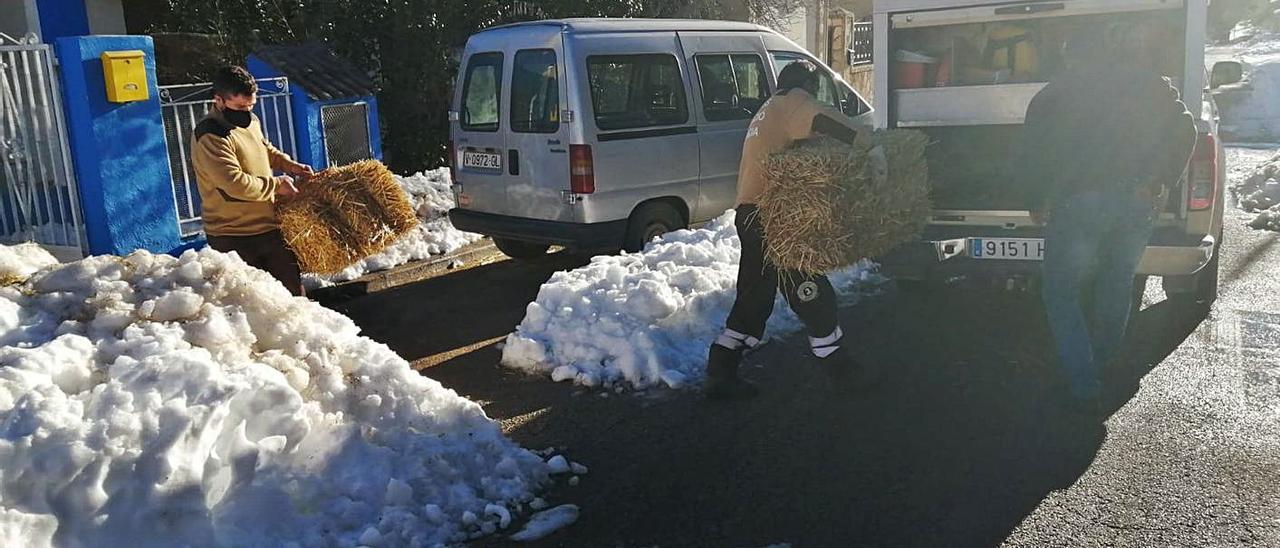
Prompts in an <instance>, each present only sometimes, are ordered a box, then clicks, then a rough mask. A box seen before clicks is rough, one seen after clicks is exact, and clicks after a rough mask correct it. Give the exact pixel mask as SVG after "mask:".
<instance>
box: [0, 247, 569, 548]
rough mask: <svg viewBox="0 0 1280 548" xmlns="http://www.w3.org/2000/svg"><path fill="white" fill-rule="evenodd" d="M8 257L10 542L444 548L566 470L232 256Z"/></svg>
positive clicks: (344, 321) (0, 507)
mask: <svg viewBox="0 0 1280 548" xmlns="http://www.w3.org/2000/svg"><path fill="white" fill-rule="evenodd" d="M0 268H2V269H3V270H2V271H3V273H4V274H5V275H11V278H10V279H9V280H8V281H7V282H6V283H5V284H4V285H0V531H3V532H4V535H5V538H4V543H5V544H7V545H12V546H24V547H29V548H31V547H40V546H51V545H55V544H56V545H59V546H210V545H217V546H356V545H366V546H434V545H438V544H440V543H455V542H460V541H465V540H466V539H469V538H475V537H478V536H482V535H484V534H487V533H492V532H494V531H496V530H497V529H499V528H503V527H507V526H509V525H510V524H511V521H512V519H513V515H517V516H518V515H520V512H522V511H526V508H525V505H526V504H528V505H529V506H530V508H532V509H541V508H542V507H545V506H546V504H545V502H542V501H541V500H540V499H535V498H534V492H535V491H536V490H537V489H539V488H540V487H541V486H543V485H544V484H546V483H547V482H548V481H550V479H549V478H550V476H551V474H553V473H555V472H556V471H557V470H558V469H562V468H564V466H562V464H565V463H560V462H559V461H557V462H555V463H550V462H544V461H543V460H542V457H540V456H539V455H537V454H535V453H532V452H530V451H526V450H524V449H522V448H520V447H518V446H517V445H515V444H514V443H513V442H511V441H510V440H508V439H507V438H505V437H504V436H503V435H502V433H501V431H500V430H499V426H498V425H497V424H496V423H494V422H493V421H491V420H489V419H488V418H487V417H485V415H484V412H483V411H482V410H481V408H480V406H478V405H476V404H475V403H473V402H471V401H469V400H466V399H464V398H462V397H460V396H458V395H457V394H456V393H455V392H453V391H452V390H448V389H446V388H444V387H443V386H441V385H440V384H439V383H438V382H436V381H433V380H430V379H427V378H425V377H422V376H420V375H419V374H417V373H415V372H414V371H413V370H411V369H410V367H409V364H408V363H406V362H405V361H404V360H403V359H401V358H400V357H398V356H397V355H396V354H395V353H393V352H392V351H391V350H390V349H388V348H387V347H386V346H384V345H382V344H379V343H376V342H374V341H371V340H369V339H367V338H364V337H361V336H360V335H359V332H358V328H357V327H356V325H355V324H354V323H352V322H351V320H349V319H348V318H346V317H344V316H342V315H340V314H338V313H336V312H332V311H329V310H327V309H325V308H322V307H320V306H318V305H316V304H314V303H311V302H309V301H307V300H306V299H301V298H293V297H290V295H289V294H288V292H287V291H285V289H284V287H282V286H281V285H280V284H279V283H277V282H275V281H274V280H272V279H271V277H270V276H269V275H268V274H266V273H265V272H262V271H259V270H256V269H253V268H250V267H248V266H247V265H245V264H244V263H243V262H242V261H241V260H240V259H239V258H237V257H236V256H235V255H229V254H228V255H224V254H221V253H218V252H216V251H213V250H210V249H206V250H203V251H200V252H194V251H188V252H187V253H185V254H183V255H182V256H181V258H173V257H169V256H164V255H152V254H149V253H147V252H143V251H140V252H136V253H134V254H131V255H129V256H127V257H115V256H100V257H91V258H88V259H84V260H81V261H78V262H75V263H71V264H66V265H57V264H55V263H54V261H53V258H52V257H51V256H49V255H48V254H47V253H42V252H40V251H39V250H38V248H34V249H33V247H31V246H20V247H16V248H13V247H0ZM28 276H29V278H28ZM23 278H26V279H25V281H18V280H21V279H23ZM559 459H560V460H564V459H563V457H559ZM573 466H574V465H570V467H571V468H572V467H573ZM577 466H580V465H577ZM571 471H573V472H579V471H578V470H571ZM581 472H584V473H585V469H583V470H581ZM575 481H576V480H575ZM534 502H536V503H537V504H532V503H534ZM561 512H564V511H563V510H562V511H561Z"/></svg>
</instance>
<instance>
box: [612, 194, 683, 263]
mask: <svg viewBox="0 0 1280 548" xmlns="http://www.w3.org/2000/svg"><path fill="white" fill-rule="evenodd" d="M684 227H685V222H684V217H681V216H680V212H678V211H676V208H674V207H671V205H670V204H667V203H664V202H649V203H647V204H641V205H640V207H638V208H636V210H635V211H634V212H632V213H631V219H630V220H629V221H628V222H627V234H626V236H624V237H623V239H622V249H624V250H626V251H629V252H632V253H635V252H637V251H641V250H643V249H644V245H645V244H647V243H649V242H650V241H652V240H653V239H654V238H657V237H658V236H661V235H663V234H666V233H668V232H671V231H673V230H679V229H682V228H684Z"/></svg>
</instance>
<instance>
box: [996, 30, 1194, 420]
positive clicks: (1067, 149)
mask: <svg viewBox="0 0 1280 548" xmlns="http://www.w3.org/2000/svg"><path fill="white" fill-rule="evenodd" d="M1149 30H1150V29H1147V28H1145V26H1143V25H1139V26H1134V27H1130V26H1123V25H1122V26H1117V27H1115V28H1111V29H1103V30H1101V31H1100V32H1096V34H1097V35H1094V34H1095V33H1090V34H1089V35H1086V36H1082V37H1080V38H1078V39H1076V40H1073V41H1072V43H1071V44H1070V45H1069V48H1068V52H1067V53H1068V59H1067V61H1068V64H1069V65H1068V67H1067V70H1066V71H1064V72H1063V73H1062V74H1060V75H1059V76H1056V77H1054V78H1052V79H1051V80H1050V81H1049V84H1048V85H1047V86H1046V87H1045V88H1044V89H1043V90H1042V91H1041V92H1040V93H1039V94H1037V95H1036V97H1035V98H1034V99H1033V100H1032V101H1031V105H1030V106H1029V107H1028V110H1027V118H1026V135H1025V137H1024V140H1023V150H1022V152H1021V153H1020V154H1019V155H1018V160H1019V161H1020V163H1021V166H1020V168H1019V171H1020V173H1022V175H1023V177H1024V178H1025V180H1026V183H1027V187H1028V189H1029V190H1031V191H1032V192H1033V196H1032V200H1033V201H1034V202H1038V204H1041V205H1042V207H1043V209H1041V211H1048V213H1049V219H1048V225H1047V226H1046V228H1045V257H1044V266H1043V268H1044V273H1043V276H1044V285H1043V298H1044V303H1045V311H1046V313H1047V315H1048V319H1049V327H1050V329H1051V330H1052V332H1053V336H1054V339H1055V341H1056V342H1057V349H1058V356H1059V358H1060V361H1061V366H1062V371H1063V373H1064V376H1065V377H1066V380H1067V385H1068V388H1069V396H1070V397H1069V399H1067V400H1066V401H1067V403H1068V404H1069V409H1070V410H1071V411H1073V412H1075V413H1077V414H1079V415H1081V416H1082V418H1085V419H1086V420H1090V421H1092V420H1095V419H1097V418H1099V417H1100V415H1101V406H1100V402H1101V399H1100V398H1101V389H1102V387H1101V382H1100V377H1101V375H1100V373H1101V371H1100V369H1101V368H1102V367H1105V366H1106V365H1107V364H1108V362H1109V361H1110V360H1112V359H1114V358H1115V357H1116V354H1117V352H1118V351H1119V350H1120V345H1121V342H1122V341H1123V339H1124V335H1125V330H1126V328H1127V326H1128V322H1129V315H1130V311H1131V297H1130V296H1131V293H1132V291H1133V289H1132V288H1133V280H1134V273H1135V272H1136V271H1137V268H1138V263H1139V261H1140V260H1141V258H1142V254H1143V251H1144V250H1145V249H1146V246H1147V243H1148V240H1150V238H1151V233H1152V222H1153V217H1154V214H1155V211H1156V209H1157V208H1158V207H1159V206H1160V205H1162V204H1164V203H1165V202H1166V198H1165V197H1166V196H1167V195H1168V191H1169V189H1170V187H1172V186H1174V185H1176V184H1177V182H1178V179H1179V178H1180V177H1181V176H1182V173H1183V171H1184V170H1185V169H1186V167H1187V164H1188V162H1189V161H1190V158H1191V152H1192V148H1193V147H1194V146H1195V140H1196V127H1195V121H1194V120H1193V118H1192V117H1191V115H1190V114H1189V113H1188V112H1187V107H1186V105H1184V104H1183V103H1182V101H1181V100H1180V99H1179V97H1178V90H1177V89H1176V88H1174V87H1173V86H1172V85H1171V84H1170V83H1169V81H1168V80H1167V79H1165V78H1164V77H1163V76H1161V74H1160V73H1159V72H1157V71H1158V70H1159V68H1158V67H1160V66H1161V65H1160V63H1159V62H1158V60H1159V59H1160V56H1159V53H1158V49H1156V48H1154V47H1153V46H1155V45H1156V43H1155V42H1154V38H1155V37H1156V35H1154V34H1150V33H1149V32H1148V31H1149ZM1153 68H1155V70H1153ZM1082 113H1089V114H1088V115H1087V116H1084V115H1082ZM1043 216H1044V213H1041V212H1033V217H1039V218H1043ZM1086 290H1091V291H1092V294H1093V307H1092V308H1093V310H1092V314H1091V315H1090V316H1088V317H1086V314H1085V310H1086V307H1085V305H1084V302H1083V301H1084V297H1083V294H1084V293H1085V292H1086Z"/></svg>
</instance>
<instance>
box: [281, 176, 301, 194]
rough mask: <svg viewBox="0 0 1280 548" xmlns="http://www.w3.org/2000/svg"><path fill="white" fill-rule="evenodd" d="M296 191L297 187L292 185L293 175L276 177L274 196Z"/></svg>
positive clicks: (295, 192)
mask: <svg viewBox="0 0 1280 548" xmlns="http://www.w3.org/2000/svg"><path fill="white" fill-rule="evenodd" d="M297 193H298V187H296V186H293V177H290V176H288V175H281V176H279V177H276V196H280V197H282V198H283V197H287V196H293V195H294V194H297Z"/></svg>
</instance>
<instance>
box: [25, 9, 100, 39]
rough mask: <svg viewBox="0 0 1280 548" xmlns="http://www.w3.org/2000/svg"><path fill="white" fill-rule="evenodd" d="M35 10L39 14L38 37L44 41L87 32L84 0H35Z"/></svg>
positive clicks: (86, 14) (87, 19) (87, 23)
mask: <svg viewBox="0 0 1280 548" xmlns="http://www.w3.org/2000/svg"><path fill="white" fill-rule="evenodd" d="M19 1H21V0H19ZM36 11H37V12H38V13H39V16H40V38H41V39H42V40H43V41H44V42H45V43H52V42H53V41H54V40H55V39H57V38H62V37H64V36H83V35H85V34H89V10H88V8H87V7H86V5H85V0H36Z"/></svg>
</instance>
